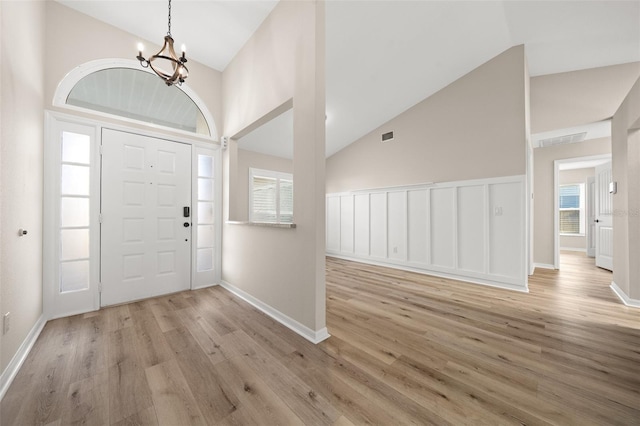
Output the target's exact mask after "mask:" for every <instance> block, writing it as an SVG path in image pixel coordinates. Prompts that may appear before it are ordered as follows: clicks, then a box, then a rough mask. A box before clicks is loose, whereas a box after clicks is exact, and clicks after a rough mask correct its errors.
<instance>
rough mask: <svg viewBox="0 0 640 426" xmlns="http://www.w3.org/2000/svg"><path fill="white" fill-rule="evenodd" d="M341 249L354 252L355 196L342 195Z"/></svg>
mask: <svg viewBox="0 0 640 426" xmlns="http://www.w3.org/2000/svg"><path fill="white" fill-rule="evenodd" d="M340 251H342V252H346V253H353V196H352V195H345V196H342V197H340Z"/></svg>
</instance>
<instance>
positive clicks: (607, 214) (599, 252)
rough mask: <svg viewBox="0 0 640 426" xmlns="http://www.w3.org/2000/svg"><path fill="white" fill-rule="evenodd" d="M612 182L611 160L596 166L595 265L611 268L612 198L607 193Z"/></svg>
mask: <svg viewBox="0 0 640 426" xmlns="http://www.w3.org/2000/svg"><path fill="white" fill-rule="evenodd" d="M611 182H612V176H611V161H609V162H607V163H605V164H602V165H600V166H597V167H596V188H595V192H596V197H595V198H596V211H595V219H594V222H595V225H596V226H595V234H596V266H599V267H600V268H604V269H608V270H610V271H611V270H613V200H612V195H611V194H610V193H609V184H610V183H611Z"/></svg>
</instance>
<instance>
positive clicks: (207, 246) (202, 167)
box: [196, 154, 215, 272]
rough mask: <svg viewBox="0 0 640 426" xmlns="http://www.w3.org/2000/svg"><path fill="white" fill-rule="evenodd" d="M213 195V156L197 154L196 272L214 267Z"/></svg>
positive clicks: (210, 269)
mask: <svg viewBox="0 0 640 426" xmlns="http://www.w3.org/2000/svg"><path fill="white" fill-rule="evenodd" d="M214 195H215V191H214V157H213V156H212V155H204V154H198V206H197V207H198V214H197V225H196V229H197V233H198V235H197V249H196V253H197V254H196V271H197V272H204V271H212V270H213V269H214V256H215V238H214V237H215V231H214V226H215V223H214V218H215V214H214Z"/></svg>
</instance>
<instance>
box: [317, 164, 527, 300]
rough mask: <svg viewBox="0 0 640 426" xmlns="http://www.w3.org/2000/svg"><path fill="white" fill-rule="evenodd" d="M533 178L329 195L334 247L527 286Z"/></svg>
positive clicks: (346, 254) (382, 260) (409, 266)
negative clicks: (528, 190)
mask: <svg viewBox="0 0 640 426" xmlns="http://www.w3.org/2000/svg"><path fill="white" fill-rule="evenodd" d="M524 188H525V179H524V176H511V177H502V178H493V179H481V180H473V181H462V182H442V183H437V184H425V185H412V186H408V187H394V188H375V189H371V190H361V191H354V192H350V193H340V194H328V195H327V255H329V256H334V257H341V258H345V259H351V260H356V261H362V262H366V263H373V264H380V265H386V266H392V267H396V268H400V269H406V270H411V271H416V272H423V273H428V274H431V275H437V276H444V277H449V278H454V279H459V280H465V281H469V282H474V283H479V284H486V285H492V286H498V287H503V288H508V289H512V290H519V291H527V273H526V272H527V271H526V266H525V265H526V241H525V240H526V233H525V208H524V205H525V201H526V200H525V189H524Z"/></svg>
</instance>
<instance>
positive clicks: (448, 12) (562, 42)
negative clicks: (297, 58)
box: [58, 0, 640, 155]
mask: <svg viewBox="0 0 640 426" xmlns="http://www.w3.org/2000/svg"><path fill="white" fill-rule="evenodd" d="M58 1H59V2H60V3H63V4H65V5H68V6H70V7H72V8H75V9H77V10H79V11H81V12H83V13H86V14H88V15H91V16H93V17H96V18H98V19H100V20H102V21H105V22H107V23H109V24H112V25H114V26H116V27H119V28H121V29H123V30H125V31H128V32H131V33H133V34H136V35H139V36H140V37H141V38H143V39H148V40H156V39H158V38H160V37H162V36H163V35H164V34H165V32H166V14H167V9H166V2H165V1H158V0H147V1H112V0H111V1H105V0H82V1H69V0H58ZM172 4H173V8H172V9H173V13H172V33H173V35H174V38H175V39H176V43H178V45H180V44H182V43H185V44H186V45H187V56H188V57H190V58H193V59H195V60H197V61H200V62H202V63H204V64H206V65H209V66H211V67H213V68H215V69H218V70H224V68H225V67H226V66H227V64H228V63H229V61H230V60H231V59H232V58H233V56H234V55H235V53H236V52H237V51H238V49H240V48H241V47H242V46H243V45H244V43H245V42H246V41H247V40H248V38H249V37H250V35H251V34H252V33H253V32H254V31H255V29H256V28H257V27H258V26H259V24H260V23H261V22H262V21H263V19H264V18H265V17H266V16H267V15H268V13H269V12H270V11H271V10H272V8H273V7H274V6H275V4H276V2H274V1H266V0H265V1H246V0H235V1H233V0H227V1H219V0H199V1H192V0H173V3H172ZM326 26H327V47H326V48H327V51H326V56H327V155H332V154H334V153H335V152H337V151H339V150H340V149H342V148H344V147H345V146H347V145H348V144H350V143H351V142H353V141H355V140H357V139H358V138H360V137H362V136H364V135H365V134H367V133H368V132H370V131H371V130H373V129H375V128H376V127H378V126H380V125H381V124H383V123H384V122H386V121H388V120H390V119H391V118H393V117H395V116H397V115H398V114H400V113H401V112H403V111H405V110H406V109H408V108H410V107H411V106H413V105H415V104H416V103H418V102H420V101H421V100H423V99H425V98H426V97H428V96H430V95H432V94H434V93H435V92H437V91H438V90H440V89H442V88H443V87H445V86H446V85H448V84H450V83H451V82H453V81H455V80H456V79H458V78H460V77H461V76H463V75H464V74H466V73H468V72H469V71H471V70H473V69H474V68H476V67H478V66H479V65H481V64H482V63H484V62H486V61H488V60H490V59H491V58H492V57H494V56H496V55H498V54H499V53H501V52H503V51H504V50H506V49H508V48H510V47H512V46H514V45H518V44H525V46H526V55H527V60H528V65H529V70H530V73H531V75H532V76H537V75H544V74H552V73H558V72H565V71H572V70H577V69H585V68H594V67H600V66H606V65H613V64H620V63H627V62H634V61H640V0H633V1H612V0H606V1H580V0H569V1H426V0H425V1H397V0H394V1H390V0H386V1H368V0H353V1H345V0H329V1H328V2H327V5H326Z"/></svg>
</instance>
